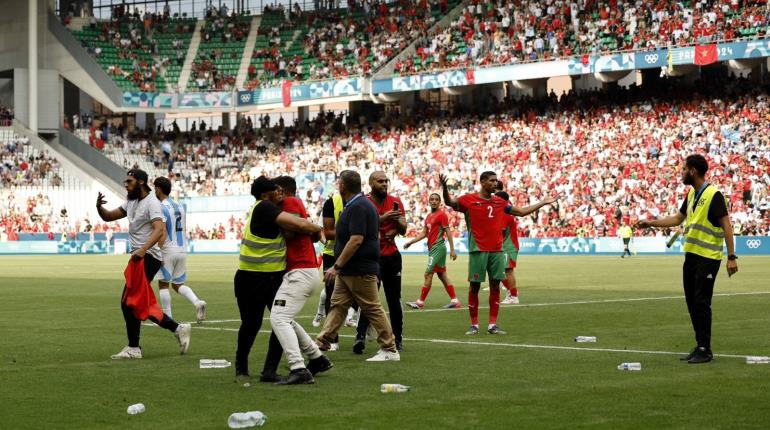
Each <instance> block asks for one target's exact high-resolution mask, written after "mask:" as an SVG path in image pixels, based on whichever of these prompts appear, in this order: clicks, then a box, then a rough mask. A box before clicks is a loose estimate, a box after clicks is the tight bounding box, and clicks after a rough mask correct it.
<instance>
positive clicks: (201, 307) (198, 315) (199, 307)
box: [195, 300, 206, 324]
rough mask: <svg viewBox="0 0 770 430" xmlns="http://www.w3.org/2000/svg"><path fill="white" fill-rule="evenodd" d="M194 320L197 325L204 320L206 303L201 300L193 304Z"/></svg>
mask: <svg viewBox="0 0 770 430" xmlns="http://www.w3.org/2000/svg"><path fill="white" fill-rule="evenodd" d="M195 319H196V320H197V321H198V324H200V323H202V322H203V321H205V320H206V302H204V301H203V300H198V303H196V304H195Z"/></svg>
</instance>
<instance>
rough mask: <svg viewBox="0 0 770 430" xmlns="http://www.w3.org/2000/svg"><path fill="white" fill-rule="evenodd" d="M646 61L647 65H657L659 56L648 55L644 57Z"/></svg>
mask: <svg viewBox="0 0 770 430" xmlns="http://www.w3.org/2000/svg"><path fill="white" fill-rule="evenodd" d="M644 61H645V62H646V63H647V64H655V63H657V62H658V54H647V55H645V56H644Z"/></svg>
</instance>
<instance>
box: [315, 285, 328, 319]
mask: <svg viewBox="0 0 770 430" xmlns="http://www.w3.org/2000/svg"><path fill="white" fill-rule="evenodd" d="M315 313H316V315H326V288H324V289H322V290H321V298H320V299H319V300H318V310H316V312H315Z"/></svg>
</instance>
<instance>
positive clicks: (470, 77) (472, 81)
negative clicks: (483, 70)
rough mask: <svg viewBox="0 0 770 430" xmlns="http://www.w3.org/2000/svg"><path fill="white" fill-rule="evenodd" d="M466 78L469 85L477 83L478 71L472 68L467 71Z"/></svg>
mask: <svg viewBox="0 0 770 430" xmlns="http://www.w3.org/2000/svg"><path fill="white" fill-rule="evenodd" d="M465 80H466V81H468V85H475V84H476V72H474V71H473V70H472V69H471V70H466V71H465Z"/></svg>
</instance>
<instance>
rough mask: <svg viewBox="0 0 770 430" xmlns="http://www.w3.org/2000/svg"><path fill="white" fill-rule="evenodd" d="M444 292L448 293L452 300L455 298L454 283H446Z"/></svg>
mask: <svg viewBox="0 0 770 430" xmlns="http://www.w3.org/2000/svg"><path fill="white" fill-rule="evenodd" d="M446 292H447V294H449V298H450V299H452V300H457V294H455V286H454V285H447V286H446Z"/></svg>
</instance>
